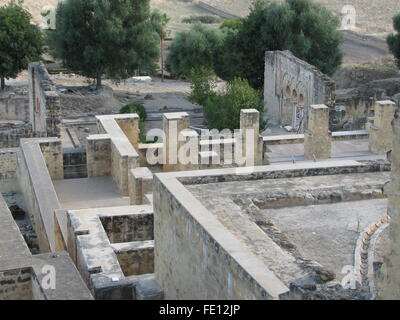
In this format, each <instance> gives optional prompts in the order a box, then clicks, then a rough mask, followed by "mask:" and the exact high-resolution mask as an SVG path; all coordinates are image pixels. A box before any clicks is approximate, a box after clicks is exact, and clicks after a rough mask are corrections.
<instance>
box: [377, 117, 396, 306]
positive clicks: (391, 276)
mask: <svg viewBox="0 0 400 320" xmlns="http://www.w3.org/2000/svg"><path fill="white" fill-rule="evenodd" d="M393 133H394V137H393V141H392V142H393V149H392V152H391V155H390V161H391V163H392V175H391V181H390V183H389V184H388V185H387V186H386V187H385V194H386V195H387V197H388V215H389V216H390V218H391V219H390V224H389V239H390V251H389V254H388V255H386V257H385V259H384V264H383V270H382V275H383V279H382V283H381V284H380V285H379V288H380V292H379V297H380V298H381V299H390V300H400V116H399V115H396V117H395V119H394V121H393Z"/></svg>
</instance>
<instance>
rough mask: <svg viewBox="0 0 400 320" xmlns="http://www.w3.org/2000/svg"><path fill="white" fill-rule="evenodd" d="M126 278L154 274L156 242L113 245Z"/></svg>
mask: <svg viewBox="0 0 400 320" xmlns="http://www.w3.org/2000/svg"><path fill="white" fill-rule="evenodd" d="M111 246H112V248H113V249H114V252H115V253H116V255H117V259H118V262H119V264H120V266H121V269H122V271H123V273H124V275H125V276H127V277H128V276H132V275H141V274H150V273H154V241H153V240H149V241H137V242H131V243H118V244H112V245H111Z"/></svg>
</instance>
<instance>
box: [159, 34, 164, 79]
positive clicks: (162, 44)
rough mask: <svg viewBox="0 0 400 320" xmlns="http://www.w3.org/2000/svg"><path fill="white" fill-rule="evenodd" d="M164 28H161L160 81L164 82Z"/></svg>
mask: <svg viewBox="0 0 400 320" xmlns="http://www.w3.org/2000/svg"><path fill="white" fill-rule="evenodd" d="M163 33H164V30H161V46H160V50H161V82H164V36H163Z"/></svg>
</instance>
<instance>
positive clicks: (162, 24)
mask: <svg viewBox="0 0 400 320" xmlns="http://www.w3.org/2000/svg"><path fill="white" fill-rule="evenodd" d="M169 21H170V18H169V17H168V16H167V14H165V13H161V12H159V11H157V10H154V11H153V13H152V15H151V23H152V24H153V28H154V30H156V32H157V33H158V36H159V37H160V57H161V81H162V82H163V81H164V40H165V38H166V36H167V32H166V30H165V28H166V27H167V24H168V22H169Z"/></svg>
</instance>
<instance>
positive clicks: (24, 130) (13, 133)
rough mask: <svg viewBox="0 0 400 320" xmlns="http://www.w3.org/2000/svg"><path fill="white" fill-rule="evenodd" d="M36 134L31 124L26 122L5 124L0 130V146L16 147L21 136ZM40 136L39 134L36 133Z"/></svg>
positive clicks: (27, 136)
mask: <svg viewBox="0 0 400 320" xmlns="http://www.w3.org/2000/svg"><path fill="white" fill-rule="evenodd" d="M34 136H37V135H35V133H34V132H33V131H32V126H31V125H30V124H26V123H16V124H10V125H7V128H4V126H3V128H2V130H1V131H0V148H17V147H19V142H20V140H21V139H23V138H31V137H34ZM38 136H40V135H38Z"/></svg>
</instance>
